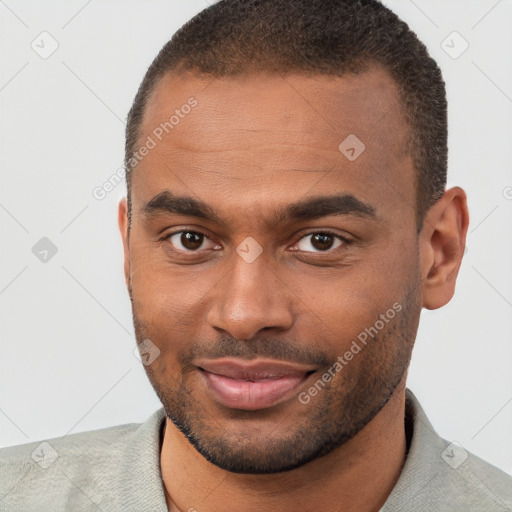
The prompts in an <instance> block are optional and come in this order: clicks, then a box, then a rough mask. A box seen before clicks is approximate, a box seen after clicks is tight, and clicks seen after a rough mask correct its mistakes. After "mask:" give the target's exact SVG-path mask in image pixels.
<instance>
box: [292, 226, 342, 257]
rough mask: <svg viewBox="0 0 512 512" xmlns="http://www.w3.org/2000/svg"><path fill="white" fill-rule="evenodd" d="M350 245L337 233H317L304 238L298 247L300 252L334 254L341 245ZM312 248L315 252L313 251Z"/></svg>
mask: <svg viewBox="0 0 512 512" xmlns="http://www.w3.org/2000/svg"><path fill="white" fill-rule="evenodd" d="M349 243H350V241H349V240H347V239H346V238H344V237H342V236H341V235H337V234H336V233H331V232H330V231H317V232H314V233H308V234H307V235H305V236H303V237H302V238H301V239H300V240H299V242H298V243H297V244H296V246H297V247H298V250H299V251H304V252H332V250H334V249H337V248H338V247H340V246H341V245H343V244H349ZM311 247H312V248H313V250H311Z"/></svg>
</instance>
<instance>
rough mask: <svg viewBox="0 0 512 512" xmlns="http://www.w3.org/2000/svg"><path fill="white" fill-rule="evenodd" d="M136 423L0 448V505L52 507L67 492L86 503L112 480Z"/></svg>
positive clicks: (18, 507) (9, 506) (98, 495)
mask: <svg viewBox="0 0 512 512" xmlns="http://www.w3.org/2000/svg"><path fill="white" fill-rule="evenodd" d="M139 427H140V425H139V424H129V425H121V426H116V427H110V428H105V429H101V430H94V431H90V432H83V433H79V434H72V435H68V436H64V437H60V438H54V439H49V440H46V441H40V442H33V443H29V444H24V445H21V446H13V447H9V448H3V449H1V450H0V510H27V509H30V510H31V509H32V508H31V507H32V506H33V505H35V504H37V503H39V504H40V505H41V504H42V503H44V502H46V504H47V505H48V506H51V507H55V509H57V507H59V504H60V503H59V499H60V498H59V497H64V496H69V495H70V494H77V495H80V494H81V495H82V496H83V498H81V499H83V502H84V503H87V502H88V503H89V505H91V503H93V502H95V498H99V497H100V496H101V495H102V493H103V492H104V490H105V489H106V488H108V486H110V485H111V484H112V481H113V479H115V477H116V470H117V468H118V467H119V464H120V462H121V458H122V456H123V453H124V452H125V447H126V445H127V443H128V442H129V440H130V438H131V437H132V436H133V434H134V433H135V432H136V431H137V429H138V428H139ZM76 503H80V499H78V500H76ZM7 504H9V505H7ZM4 506H5V507H7V508H5V509H4V508H3V507H4ZM35 508H36V507H35V506H34V509H35ZM40 509H41V510H46V508H44V507H42V508H40Z"/></svg>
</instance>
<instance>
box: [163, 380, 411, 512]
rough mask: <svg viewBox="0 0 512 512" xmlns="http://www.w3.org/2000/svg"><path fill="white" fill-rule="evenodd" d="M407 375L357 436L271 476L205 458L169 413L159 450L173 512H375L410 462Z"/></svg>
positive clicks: (169, 503) (168, 498)
mask: <svg viewBox="0 0 512 512" xmlns="http://www.w3.org/2000/svg"><path fill="white" fill-rule="evenodd" d="M404 414H405V382H402V383H401V385H400V386H398V388H397V389H396V390H395V392H394V393H393V396H392V397H391V399H390V400H389V401H388V403H387V404H386V405H385V406H384V407H383V408H382V410H381V411H380V412H379V413H378V414H377V415H376V416H375V418H373V420H372V421H371V422H370V423H368V424H367V425H366V426H365V427H364V428H363V429H362V430H361V431H360V432H359V433H358V434H357V435H356V436H354V437H353V438H352V439H351V440H349V441H348V442H346V443H345V444H344V445H342V446H340V447H339V448H337V449H336V450H334V451H332V452H331V453H329V454H328V455H326V456H324V457H321V458H319V459H316V460H314V461H312V462H310V463H308V464H305V465H304V466H302V467H300V468H297V469H294V470H291V471H286V472H283V473H277V474H270V475H246V474H236V473H230V472H228V471H225V470H223V469H220V468H218V467H217V466H215V465H213V464H211V463H210V462H208V461H207V460H206V459H204V458H203V457H202V456H201V455H200V454H199V453H198V452H197V451H196V450H195V448H194V447H193V446H192V445H191V444H190V443H189V441H188V440H187V438H186V437H185V436H183V434H182V433H181V432H180V431H179V430H178V429H177V428H176V427H175V425H174V424H173V423H172V422H171V421H170V420H169V419H168V418H167V419H166V422H167V423H166V429H165V435H164V440H163V445H162V451H161V455H160V465H161V470H162V478H163V482H164V486H165V490H166V498H167V505H168V507H169V510H170V512H185V511H189V512H194V511H195V510H196V509H197V510H198V511H200V512H216V511H218V510H222V511H224V512H231V511H239V510H244V511H247V512H256V511H260V510H275V511H276V512H280V511H283V512H284V511H288V510H294V509H297V508H302V509H304V510H336V511H338V512H353V511H354V512H355V511H358V512H377V511H378V510H379V509H380V508H381V507H382V505H383V504H384V502H385V501H386V499H387V497H388V496H389V494H390V493H391V491H392V489H393V487H394V486H395V484H396V482H397V480H398V477H399V476H400V472H401V470H402V467H403V463H404V461H405V453H406V437H405V430H404Z"/></svg>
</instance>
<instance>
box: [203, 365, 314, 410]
mask: <svg viewBox="0 0 512 512" xmlns="http://www.w3.org/2000/svg"><path fill="white" fill-rule="evenodd" d="M196 366H197V367H198V370H199V373H200V375H201V377H202V379H203V381H204V382H205V384H206V387H207V389H208V391H209V392H210V394H211V395H212V397H213V399H214V400H215V401H217V402H219V403H221V404H222V405H224V406H226V407H230V408H234V409H244V410H251V411H254V410H258V409H265V408H268V407H271V406H273V405H276V404H277V403H280V402H283V401H284V400H286V399H288V398H290V396H292V395H293V394H294V392H296V390H297V388H299V387H300V386H301V385H302V384H303V382H304V381H305V380H306V379H308V377H309V376H310V375H311V374H312V373H313V372H314V370H315V368H312V367H308V366H301V365H292V364H289V363H284V362H281V361H270V360H267V361H265V360H258V361H254V362H242V361H241V360H240V359H238V360H235V359H221V360H215V361H213V360H201V361H197V362H196Z"/></svg>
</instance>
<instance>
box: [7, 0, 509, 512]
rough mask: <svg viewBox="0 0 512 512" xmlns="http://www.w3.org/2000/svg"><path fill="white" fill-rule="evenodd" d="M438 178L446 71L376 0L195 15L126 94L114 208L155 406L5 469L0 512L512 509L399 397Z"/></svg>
mask: <svg viewBox="0 0 512 512" xmlns="http://www.w3.org/2000/svg"><path fill="white" fill-rule="evenodd" d="M446 165H447V129H446V98H445V89H444V82H443V80H442V76H441V73H440V71H439V68H438V67H437V65H436V63H435V62H434V61H433V60H432V59H431V58H430V57H429V56H428V54H427V51H426V49H425V47H424V45H423V44H422V43H420V42H419V41H418V39H417V38H416V36H415V34H414V33H412V32H411V31H410V30H409V29H408V27H407V25H406V24H405V23H404V22H403V21H401V20H399V19H398V18H397V17H396V15H394V14H393V13H392V12H391V11H389V10H388V9H387V8H385V7H384V6H383V5H382V4H380V3H379V2H377V1H376V0H332V1H328V0H322V1H320V0H315V1H312V0H298V1H294V2H289V1H288V0H236V1H235V0H225V1H221V2H219V3H217V4H215V5H212V6H210V7H209V8H208V9H206V10H205V11H203V12H201V13H200V14H199V15H197V16H196V17H194V18H193V19H192V20H191V21H189V22H188V23H187V24H186V25H184V27H182V28H181V29H180V31H178V32H177V33H176V34H175V36H174V37H173V38H172V40H171V41H170V42H169V43H168V44H167V45H166V46H165V47H164V48H163V49H162V51H161V52H160V54H159V55H158V56H157V57H156V59H155V60H154V62H153V63H152V65H151V67H150V68H149V70H148V72H147V74H146V76H145V78H144V80H143V82H142V84H141V86H140V88H139V91H138V93H137V96H136V98H135V101H134V104H133V106H132V109H131V111H130V114H129V116H128V124H127V132H126V167H127V171H128V172H127V188H128V194H127V200H123V201H121V203H120V205H119V227H120V231H121V236H122V239H123V245H124V253H125V264H124V269H125V275H126V282H127V287H128V291H129V294H130V298H131V301H132V309H133V318H134V326H135V331H136V337H137V342H138V344H139V349H140V351H141V355H142V360H143V362H144V365H145V369H146V371H147V374H148V377H149V380H150V381H151V384H152V385H153V387H154V389H155V391H156V393H157V395H158V397H159V398H160V400H161V402H162V405H163V408H162V409H161V410H159V411H157V412H156V413H155V414H154V415H153V416H152V417H151V418H150V419H149V420H148V421H147V422H146V423H144V424H143V425H125V426H121V427H114V428H109V429H104V430H100V431H96V432H92V433H83V434H76V435H72V436H68V437H65V438H62V439H56V440H51V441H50V442H48V443H47V445H46V446H44V447H43V448H41V453H40V454H39V459H40V460H39V463H37V462H35V461H36V459H37V453H36V457H34V456H33V452H34V448H35V446H36V444H38V443H36V444H33V445H25V446H21V447H15V448H9V449H5V450H3V452H2V501H0V503H1V505H0V506H1V507H2V510H36V509H37V510H52V511H53V510H101V511H108V510H119V511H126V510H133V511H142V510H148V511H149V510H151V511H160V510H161V511H164V510H170V511H172V512H176V511H198V512H203V511H204V512H209V511H215V512H217V511H222V512H224V511H226V512H228V511H234V510H243V511H247V512H251V511H261V510H265V511H266V510H272V511H283V512H284V511H290V510H304V511H313V510H315V511H316V510H325V511H339V512H348V511H363V512H371V511H379V510H381V511H385V512H390V511H398V510H419V511H430V510H436V511H439V510H447V511H448V510H450V511H468V510H489V511H490V510H492V511H505V510H512V478H510V477H509V476H508V475H506V474H505V473H503V472H501V471H500V470H498V469H497V468H495V467H493V466H491V465H490V464H487V463H486V462H484V461H482V460H481V459H479V458H477V457H476V456H474V455H472V454H468V453H467V452H466V451H465V450H464V449H463V448H461V447H460V446H457V445H454V444H451V445H450V444H449V443H448V442H446V441H445V440H443V439H441V438H440V437H439V436H438V435H437V434H436V433H435V431H434V430H433V427H432V426H431V425H430V423H429V421H428V419H427V418H426V416H425V414H424V412H423V411H422V409H421V407H420V405H419V403H418V401H417V400H416V398H415V397H414V395H413V393H412V392H411V391H410V390H408V389H406V377H407V368H408V365H409V361H410V356H411V351H412V348H413V344H414V339H415V337H416V332H417V328H418V322H419V317H420V312H421V309H422V308H427V309H437V308H440V307H442V306H444V305H445V304H447V303H448V302H449V301H450V299H451V298H452V296H453V294H454V289H455V281H456V277H457V273H458V270H459V267H460V264H461V260H462V256H463V252H464V246H465V239H466V233H467V228H468V211H467V203H466V195H465V193H464V191H463V190H462V189H461V188H459V187H453V188H451V189H449V190H445V186H446ZM52 450H53V451H52ZM53 452H55V453H53ZM48 454H50V456H49V455H48ZM50 459H51V463H48V462H49V461H50ZM47 461H48V462H47Z"/></svg>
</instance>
